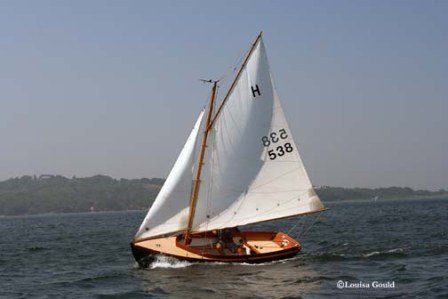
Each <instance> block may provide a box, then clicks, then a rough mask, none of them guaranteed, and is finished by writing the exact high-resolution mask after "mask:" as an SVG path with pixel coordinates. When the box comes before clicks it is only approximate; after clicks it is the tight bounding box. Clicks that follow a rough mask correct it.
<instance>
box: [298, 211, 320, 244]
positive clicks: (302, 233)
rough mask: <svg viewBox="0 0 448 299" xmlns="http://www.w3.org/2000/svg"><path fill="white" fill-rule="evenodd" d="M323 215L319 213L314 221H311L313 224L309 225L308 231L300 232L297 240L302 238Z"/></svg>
mask: <svg viewBox="0 0 448 299" xmlns="http://www.w3.org/2000/svg"><path fill="white" fill-rule="evenodd" d="M322 214H323V213H319V215H318V216H317V217H316V219H315V220H314V221H313V223H311V225H310V227H308V229H306V230H304V231H302V232H301V233H300V234H299V235H298V236H297V238H298V239H300V238H301V237H302V236H304V235H305V234H306V233H307V232H308V231H309V230H310V229H311V228H312V227H313V225H314V224H315V223H316V222H317V221H318V220H319V219H320V217H322Z"/></svg>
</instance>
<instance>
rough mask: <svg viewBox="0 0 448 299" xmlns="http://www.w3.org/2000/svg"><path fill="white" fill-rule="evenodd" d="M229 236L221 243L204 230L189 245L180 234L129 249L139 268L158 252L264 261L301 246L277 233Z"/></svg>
mask: <svg viewBox="0 0 448 299" xmlns="http://www.w3.org/2000/svg"><path fill="white" fill-rule="evenodd" d="M232 239H233V242H228V243H223V242H222V241H221V240H219V238H218V236H217V235H216V234H214V233H212V232H207V233H201V234H193V235H192V240H191V243H190V244H188V245H185V242H184V238H183V236H182V235H179V236H170V237H163V238H156V239H149V240H140V241H135V242H133V243H131V248H132V253H133V255H134V257H135V260H136V261H137V262H138V263H139V265H140V266H141V267H148V265H149V264H150V263H151V262H152V260H153V259H154V258H155V257H156V256H157V255H166V256H170V257H174V258H176V259H179V260H186V261H190V262H228V263H264V262H270V261H276V260H281V259H286V258H290V257H293V256H295V255H296V254H297V253H299V251H300V249H301V246H300V244H299V242H297V241H296V240H294V239H293V238H291V237H290V236H288V235H286V234H284V233H280V232H279V233H275V232H251V231H247V232H237V233H235V234H233V235H232Z"/></svg>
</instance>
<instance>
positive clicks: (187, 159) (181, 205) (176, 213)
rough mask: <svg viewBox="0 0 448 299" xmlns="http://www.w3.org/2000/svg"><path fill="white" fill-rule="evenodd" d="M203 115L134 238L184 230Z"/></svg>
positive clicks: (201, 114) (200, 116)
mask: <svg viewBox="0 0 448 299" xmlns="http://www.w3.org/2000/svg"><path fill="white" fill-rule="evenodd" d="M203 115H204V111H202V112H201V113H200V115H199V118H198V119H197V121H196V123H195V125H194V127H193V130H192V131H191V134H190V136H189V137H188V139H187V141H186V143H185V145H184V147H183V149H182V151H181V153H180V155H179V157H178V158H177V160H176V163H175V164H174V166H173V169H172V170H171V172H170V174H169V175H168V177H167V179H166V181H165V184H164V185H163V187H162V189H161V190H160V192H159V194H158V195H157V197H156V199H155V201H154V203H153V205H152V206H151V208H150V209H149V212H148V214H147V215H146V217H145V220H144V221H143V223H142V224H141V226H140V228H139V230H138V232H137V234H136V236H135V238H136V239H144V238H149V237H153V236H157V235H163V234H168V233H172V232H175V231H180V230H184V229H186V225H187V217H188V207H189V201H190V192H191V182H192V180H193V171H194V165H195V152H196V148H197V143H198V142H199V140H198V135H199V133H200V131H201V130H200V128H201V123H202V120H203Z"/></svg>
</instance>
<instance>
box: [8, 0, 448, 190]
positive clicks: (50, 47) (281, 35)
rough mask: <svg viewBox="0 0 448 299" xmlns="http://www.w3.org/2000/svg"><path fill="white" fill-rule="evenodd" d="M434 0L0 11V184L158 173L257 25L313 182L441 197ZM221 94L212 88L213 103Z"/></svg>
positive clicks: (439, 50) (444, 75) (447, 121)
mask: <svg viewBox="0 0 448 299" xmlns="http://www.w3.org/2000/svg"><path fill="white" fill-rule="evenodd" d="M447 15H448V1H423V0H422V1H332V0H331V1H212V0H207V1H129V0H128V1H124V0H123V1H78V0H77V1H0V136H1V144H0V180H3V179H7V178H9V177H15V176H22V175H25V174H31V175H32V174H37V175H39V174H61V175H64V176H68V177H71V176H73V175H75V176H79V177H80V176H90V175H95V174H107V175H111V176H113V177H115V178H121V177H124V178H138V177H165V176H166V175H167V174H168V172H169V170H170V168H171V166H172V165H173V163H174V161H175V159H176V157H177V154H178V153H179V151H180V148H181V147H182V146H183V143H184V142H185V139H186V137H187V135H188V133H189V131H190V130H191V128H192V126H193V122H194V120H195V118H196V117H197V115H198V112H199V110H200V109H201V108H202V106H203V105H204V104H205V103H206V100H207V96H208V93H209V86H207V85H205V84H202V83H200V82H199V81H198V80H197V79H198V78H218V77H221V76H222V75H224V74H226V75H227V77H226V78H227V79H230V78H231V70H232V67H235V66H236V64H237V62H238V58H240V57H241V56H242V55H243V54H244V53H245V51H246V50H247V49H248V47H249V44H250V42H251V41H252V39H253V38H254V37H255V35H256V34H257V32H258V31H260V30H263V32H264V41H265V45H266V49H267V53H268V58H269V60H270V65H271V70H272V72H273V75H274V79H275V82H276V86H277V89H278V92H279V94H280V97H281V100H282V103H283V108H284V110H285V113H286V116H287V118H288V120H289V123H290V127H291V130H292V132H293V134H294V136H295V139H296V141H297V143H298V145H299V149H300V152H301V155H302V158H303V160H304V162H305V165H306V166H307V169H308V172H309V174H310V176H311V180H312V182H313V183H314V184H315V185H333V186H349V187H350V186H360V187H361V186H364V187H378V186H391V185H398V186H410V187H413V188H431V189H437V188H448V137H447V136H448V133H447V132H448V118H447V114H448V17H447ZM222 93H223V91H222V90H221V94H222Z"/></svg>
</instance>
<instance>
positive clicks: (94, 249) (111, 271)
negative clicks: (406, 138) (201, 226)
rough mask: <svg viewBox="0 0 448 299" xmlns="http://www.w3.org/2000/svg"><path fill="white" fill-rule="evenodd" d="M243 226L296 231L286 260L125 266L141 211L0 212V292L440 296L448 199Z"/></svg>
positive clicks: (445, 284)
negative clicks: (295, 248)
mask: <svg viewBox="0 0 448 299" xmlns="http://www.w3.org/2000/svg"><path fill="white" fill-rule="evenodd" d="M326 206H327V207H329V208H330V210H328V211H326V212H324V213H321V214H319V215H310V216H306V217H301V218H299V222H297V221H298V220H297V219H290V220H282V221H276V222H271V223H267V224H263V225H258V226H255V227H252V228H255V229H264V230H280V231H283V232H286V233H289V234H290V235H291V236H293V237H297V236H299V240H300V242H301V243H302V246H303V249H302V252H301V253H300V254H299V255H297V257H294V258H292V259H289V260H285V261H279V262H271V263H264V264H260V265H250V264H224V263H211V264H200V263H190V262H185V261H178V260H176V259H173V258H167V257H163V256H161V257H158V258H157V259H156V260H155V261H154V262H153V263H152V264H151V265H150V267H149V268H148V269H141V268H139V267H138V266H137V264H136V263H135V261H134V259H133V257H132V254H131V251H130V247H129V242H130V241H131V239H132V237H133V235H134V233H135V231H136V229H137V228H138V226H139V224H140V222H141V221H142V220H143V217H144V215H145V213H144V212H141V211H128V212H108V213H102V212H97V213H85V214H54V215H50V214H48V215H36V216H21V217H2V218H0V270H1V271H0V298H151V297H153V298H165V297H166V298H213V297H219V298H229V297H233V298H244V297H246V298H325V297H328V298H330V297H331V298H334V297H336V298H364V297H371V298H381V297H389V296H391V297H394V298H412V297H420V298H434V297H435V298H437V297H439V298H448V279H447V278H448V233H447V232H448V199H440V200H388V201H386V200H384V201H382V200H378V201H371V202H365V201H363V202H362V201H360V202H353V201H346V202H334V203H327V204H326Z"/></svg>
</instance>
